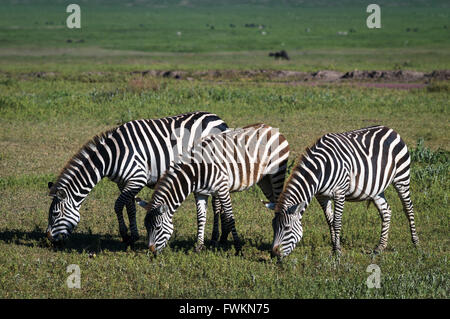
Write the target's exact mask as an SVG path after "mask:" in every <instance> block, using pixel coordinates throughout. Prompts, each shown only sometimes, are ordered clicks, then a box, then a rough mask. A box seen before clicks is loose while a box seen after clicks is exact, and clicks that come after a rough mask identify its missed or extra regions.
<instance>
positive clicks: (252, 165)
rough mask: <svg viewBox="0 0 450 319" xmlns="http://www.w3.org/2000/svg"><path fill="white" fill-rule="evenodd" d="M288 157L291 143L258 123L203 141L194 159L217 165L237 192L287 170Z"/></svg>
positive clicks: (230, 186)
mask: <svg viewBox="0 0 450 319" xmlns="http://www.w3.org/2000/svg"><path fill="white" fill-rule="evenodd" d="M288 157H289V144H288V142H287V140H286V138H285V137H284V136H283V135H282V134H280V133H279V131H278V130H277V129H274V128H272V127H270V126H268V125H265V124H254V125H250V126H246V127H244V128H240V129H236V130H232V131H227V132H223V133H220V134H216V135H210V136H207V137H205V138H203V139H202V140H201V141H200V143H199V144H197V145H196V146H194V147H193V148H192V150H191V155H190V160H192V161H194V162H195V161H199V160H200V161H202V162H204V163H208V162H209V163H213V164H214V165H216V166H217V167H218V168H219V169H220V170H221V171H222V172H223V174H224V175H226V176H227V180H228V183H229V189H230V191H233V192H234V191H242V190H244V189H247V188H249V187H251V186H252V185H254V184H256V183H257V182H258V181H260V180H261V178H262V177H263V176H264V175H270V174H275V173H277V172H278V171H280V168H281V167H282V166H284V168H285V166H286V162H287V159H288ZM283 179H284V176H283Z"/></svg>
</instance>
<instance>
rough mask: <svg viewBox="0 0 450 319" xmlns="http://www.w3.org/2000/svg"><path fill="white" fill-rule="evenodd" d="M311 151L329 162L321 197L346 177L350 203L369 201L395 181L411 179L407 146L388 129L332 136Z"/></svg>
mask: <svg viewBox="0 0 450 319" xmlns="http://www.w3.org/2000/svg"><path fill="white" fill-rule="evenodd" d="M310 151H311V153H312V154H314V153H315V152H317V153H319V154H321V155H322V156H324V157H326V158H327V160H326V161H325V176H323V182H322V185H321V189H320V190H319V193H320V192H327V191H330V189H332V188H333V187H332V186H333V181H332V179H334V184H338V183H339V181H338V179H339V176H342V177H343V178H348V188H347V190H346V199H347V200H365V199H368V198H373V197H374V196H376V195H378V194H380V193H381V192H383V191H384V190H385V189H386V187H387V186H388V185H390V184H391V183H392V182H393V180H394V179H396V180H402V179H409V164H410V158H409V153H408V150H407V147H406V144H405V143H404V141H403V140H402V139H401V137H400V135H399V134H398V133H397V132H395V131H394V130H392V129H390V128H388V127H385V126H373V127H368V128H363V129H359V130H355V131H350V132H344V133H329V134H326V135H324V136H323V137H322V138H321V139H319V141H318V142H317V143H316V144H315V145H314V147H313V148H311V150H310ZM326 172H329V174H326ZM331 172H333V173H331Z"/></svg>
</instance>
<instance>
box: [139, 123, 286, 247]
mask: <svg viewBox="0 0 450 319" xmlns="http://www.w3.org/2000/svg"><path fill="white" fill-rule="evenodd" d="M288 156H289V145H288V142H287V140H286V139H285V138H284V136H283V135H281V134H280V133H279V132H278V130H276V129H274V128H272V127H270V126H267V125H264V124H255V125H252V126H248V127H245V128H242V129H237V130H234V131H228V132H225V133H221V134H217V135H211V136H207V137H205V138H203V139H202V140H200V141H199V143H198V144H196V145H194V147H193V148H192V149H191V151H190V152H189V154H187V155H186V156H185V157H184V158H183V159H182V160H181V161H180V162H177V163H175V164H174V166H173V167H171V168H170V169H169V170H167V172H166V174H165V175H164V176H163V177H162V178H161V179H160V181H159V182H158V184H157V185H156V187H155V192H154V193H153V196H152V200H151V202H150V203H149V204H146V203H145V202H141V203H140V204H141V205H143V206H144V207H145V208H146V209H147V211H148V212H147V216H146V218H145V226H146V228H147V232H148V245H149V249H150V250H152V251H153V252H155V253H156V252H157V251H159V250H161V249H162V248H164V247H165V246H166V244H167V241H168V240H169V238H170V236H171V235H172V232H173V222H172V218H173V214H174V212H175V211H176V210H177V208H178V207H179V206H180V205H181V203H182V202H183V201H184V200H185V199H186V197H187V196H188V195H189V194H190V193H192V192H193V193H194V195H195V197H196V199H197V219H198V232H197V248H201V247H202V246H203V243H204V229H205V224H206V203H207V197H208V196H209V195H214V196H215V199H213V210H214V230H213V235H212V241H213V242H217V240H218V239H219V231H218V218H219V215H220V217H221V222H222V235H221V238H220V241H221V242H224V241H226V240H227V237H228V234H229V232H231V233H232V235H233V239H234V243H235V246H236V249H237V250H239V248H240V243H239V238H238V235H237V232H236V228H235V222H234V216H233V211H232V206H231V199H230V192H237V191H242V190H245V189H248V188H249V187H251V186H253V185H255V184H257V185H258V186H259V187H260V188H261V189H262V191H263V193H264V195H265V196H266V197H267V199H268V200H269V201H270V202H271V203H272V204H274V203H275V202H276V200H277V199H278V197H279V194H280V193H281V191H282V189H283V184H284V178H285V173H286V168H287V160H288Z"/></svg>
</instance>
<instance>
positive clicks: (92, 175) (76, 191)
mask: <svg viewBox="0 0 450 319" xmlns="http://www.w3.org/2000/svg"><path fill="white" fill-rule="evenodd" d="M101 148H102V147H101V145H98V143H96V141H91V142H89V143H87V144H86V145H85V146H83V147H82V148H81V150H80V151H79V152H78V153H77V154H76V155H75V156H74V157H73V158H72V159H71V160H70V161H69V162H68V164H67V165H66V166H65V167H64V169H63V171H62V172H61V174H60V176H59V177H58V179H57V182H56V183H55V185H54V186H53V189H54V190H57V189H58V190H59V189H63V190H65V191H66V193H67V195H68V196H69V197H70V198H71V199H72V200H73V203H74V204H75V206H80V205H81V203H82V202H83V201H84V199H85V198H86V196H87V195H88V194H89V193H90V192H91V190H92V189H93V188H94V186H95V185H97V184H98V182H100V180H101V179H102V178H103V177H104V176H105V175H106V174H105V170H106V167H107V165H108V163H109V156H108V154H107V152H105V151H104V150H103V152H102V150H101Z"/></svg>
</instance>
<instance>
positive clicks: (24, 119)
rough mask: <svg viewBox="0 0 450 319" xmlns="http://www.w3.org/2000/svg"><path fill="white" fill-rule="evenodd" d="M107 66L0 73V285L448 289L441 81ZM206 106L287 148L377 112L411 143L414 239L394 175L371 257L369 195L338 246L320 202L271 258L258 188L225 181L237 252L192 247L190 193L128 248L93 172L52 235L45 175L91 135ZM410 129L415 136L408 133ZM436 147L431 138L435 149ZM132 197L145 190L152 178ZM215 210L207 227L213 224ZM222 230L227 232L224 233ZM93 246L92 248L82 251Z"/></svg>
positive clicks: (157, 293) (212, 291)
mask: <svg viewBox="0 0 450 319" xmlns="http://www.w3.org/2000/svg"><path fill="white" fill-rule="evenodd" d="M135 80H136V78H135V77H130V78H127V77H123V76H122V75H117V76H113V77H112V78H109V80H108V81H106V80H105V81H98V82H85V81H83V80H82V79H79V80H75V79H71V80H64V79H58V78H57V79H55V80H51V81H49V80H44V79H21V78H19V77H17V78H16V77H12V78H10V81H6V83H3V84H0V118H1V120H0V126H1V127H2V129H1V130H0V146H1V148H0V176H1V177H0V197H1V198H2V201H1V202H0V216H1V219H0V234H1V235H0V238H1V240H0V261H1V262H0V282H1V284H0V285H1V287H2V289H0V296H1V297H3V298H12V297H13V298H18V297H19V298H20V297H25V298H29V297H32V298H36V297H38V298H47V297H50V298H60V297H75V298H79V297H89V298H90V297H95V298H98V297H138V298H139V297H147V298H148V297H174V298H185V297H186V298H204V297H209V298H216V297H219V298H226V297H229V298H235V297H240V298H247V297H248V298H280V297H283V298H313V297H317V298H372V297H374V298H447V297H448V293H449V289H448V287H449V278H448V274H449V267H448V263H447V258H448V256H449V251H448V247H449V241H448V231H449V225H448V193H449V184H448V181H449V178H448V176H449V164H448V163H449V153H448V151H446V150H448V149H449V140H448V134H447V132H448V129H449V123H448V120H447V119H448V116H449V108H448V93H447V92H446V91H437V92H435V91H429V90H427V89H421V90H413V91H402V90H382V89H369V88H367V89H364V88H351V87H314V88H312V87H302V86H301V87H292V86H286V85H283V84H269V83H264V82H261V83H239V82H238V83H235V82H230V83H228V84H226V85H217V84H214V83H206V82H197V81H193V82H188V81H176V80H158V79H147V78H143V79H142V81H144V83H146V82H145V81H149V82H148V83H147V84H144V85H140V86H136V81H135ZM195 109H201V110H208V111H211V112H215V113H217V114H219V115H220V116H221V117H222V118H223V119H224V120H225V121H226V122H227V123H228V124H229V125H230V126H232V127H236V126H242V125H246V124H249V123H254V122H259V121H262V122H265V123H267V124H270V125H272V126H275V127H279V128H280V130H281V132H282V133H283V134H285V135H286V137H287V138H288V141H289V143H290V145H291V149H292V156H291V160H293V159H294V158H295V157H297V156H299V155H300V154H301V153H302V152H303V150H304V148H305V147H306V146H308V145H310V144H311V143H312V142H314V140H315V139H316V138H317V137H319V136H320V135H322V134H323V133H325V132H328V131H337V132H338V131H344V130H349V129H355V128H359V127H364V126H369V125H372V124H384V125H388V126H390V127H392V128H394V129H396V130H397V131H398V132H399V133H400V134H401V135H402V137H403V138H404V139H405V141H406V142H407V144H408V145H409V146H410V148H411V149H412V158H413V169H412V199H413V202H414V205H415V206H414V207H415V211H416V224H417V229H418V233H419V237H420V240H421V247H420V249H418V250H416V249H415V248H414V247H413V245H412V244H411V242H410V235H409V229H408V226H407V220H406V217H405V216H404V214H403V212H402V208H401V203H400V200H399V199H398V198H397V196H396V194H395V191H393V190H392V189H391V188H390V189H389V190H388V192H387V198H388V201H389V203H390V204H391V206H392V210H393V217H392V223H391V231H390V239H389V244H388V248H387V250H386V251H385V252H384V253H383V254H382V255H380V256H378V257H376V258H375V259H372V257H371V256H370V254H369V252H370V250H371V249H372V248H373V247H374V246H375V244H376V243H377V241H378V238H379V232H380V227H381V226H380V220H379V217H378V213H377V212H376V210H375V208H374V207H373V206H371V207H370V208H369V209H367V208H366V207H365V205H364V204H361V203H360V204H357V203H349V204H346V207H345V211H344V217H343V238H342V244H343V255H342V257H341V260H340V263H339V264H337V263H336V261H335V260H334V259H333V258H332V257H331V244H330V240H329V230H328V226H327V225H326V222H325V218H324V217H323V213H322V212H321V210H320V207H319V205H318V204H317V202H316V201H314V202H313V204H312V206H311V207H310V208H309V209H308V211H307V213H306V214H305V216H304V238H303V240H302V242H301V243H300V244H299V246H298V247H297V248H296V249H295V250H294V252H293V253H292V255H291V256H289V257H288V258H286V259H285V260H284V261H283V262H282V263H277V262H276V260H272V259H270V257H269V252H268V250H269V248H270V243H271V241H272V229H271V219H272V213H271V212H269V211H266V210H265V208H263V207H262V205H261V204H260V202H259V201H260V199H262V198H263V195H262V193H261V192H260V191H259V189H251V190H249V191H247V192H243V193H236V194H233V196H232V200H233V204H234V209H235V215H236V223H237V229H238V231H239V233H240V235H241V237H242V239H243V241H244V248H243V256H234V248H233V247H231V246H230V247H228V248H225V249H224V250H219V251H213V250H206V251H203V252H201V253H195V252H194V250H193V248H194V244H195V237H196V217H195V209H194V207H195V205H194V201H193V198H192V197H189V198H188V200H187V201H186V202H185V203H184V204H183V205H182V207H181V208H180V209H179V211H177V213H176V215H175V218H174V222H175V232H174V235H173V237H172V239H171V241H170V244H169V247H168V248H166V249H165V250H164V252H163V253H162V254H161V255H160V256H158V257H157V258H156V259H155V258H150V257H149V256H148V254H147V251H146V247H145V242H144V238H143V237H144V235H145V230H144V227H143V218H144V215H145V214H144V211H143V210H142V209H139V210H138V224H139V230H140V233H141V236H142V238H141V239H140V241H139V242H138V244H137V247H136V249H135V250H134V251H132V250H130V249H128V250H126V251H125V249H124V246H123V245H122V244H121V242H120V238H119V236H118V229H117V221H116V217H115V214H114V212H113V206H114V201H115V198H116V197H117V196H118V190H117V187H116V186H115V185H114V184H113V183H111V182H109V181H106V180H104V181H102V182H101V183H100V184H99V185H97V186H96V188H94V190H93V192H92V193H91V194H90V195H89V197H88V198H87V200H86V202H85V203H84V204H83V205H82V208H81V221H80V223H79V227H78V228H77V230H76V232H75V233H74V234H73V236H72V237H71V238H70V240H69V242H68V243H67V246H66V247H65V248H64V249H62V250H59V251H53V250H52V249H50V248H49V247H47V245H46V242H45V241H44V240H43V233H44V230H45V229H46V226H47V212H48V207H49V205H50V199H49V198H48V197H47V182H48V181H50V180H53V179H54V178H56V176H57V174H58V172H59V170H60V169H61V168H62V167H63V165H64V164H65V162H66V161H67V160H68V159H69V158H70V157H71V156H72V155H73V154H74V153H75V152H76V151H77V149H78V148H79V147H80V145H82V144H83V143H84V142H86V141H87V140H88V139H89V138H90V137H92V136H93V135H94V134H97V133H99V132H101V131H103V130H106V129H107V128H110V127H113V126H115V125H117V124H119V123H122V122H125V121H128V120H131V119H137V118H155V117H161V116H166V115H171V114H177V113H181V112H186V111H190V110H195ZM417 141H419V144H418V145H416V144H417ZM438 149H439V150H438ZM140 195H141V197H144V198H149V197H150V195H151V191H150V190H147V189H145V190H143V191H142V192H141V194H140ZM211 215H212V213H211V211H209V215H208V229H207V232H206V234H207V237H209V236H210V234H211V226H212V225H211V224H212V220H211ZM230 241H231V240H230ZM91 252H95V253H96V257H95V258H91V257H89V253H91ZM371 263H376V264H377V265H379V266H380V268H381V271H382V277H381V278H382V281H381V288H380V289H368V288H367V287H366V284H365V282H366V279H367V277H368V275H369V273H367V272H366V268H367V266H368V265H370V264H371ZM69 264H78V265H80V269H81V285H82V287H81V289H68V288H67V286H66V279H67V276H68V275H69V274H68V273H66V267H67V266H68V265H69Z"/></svg>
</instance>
